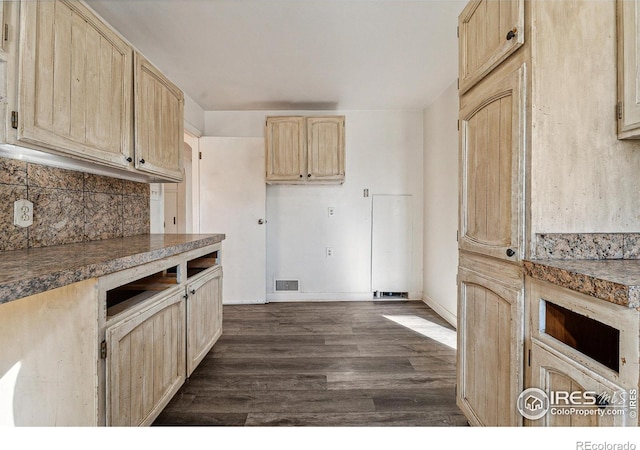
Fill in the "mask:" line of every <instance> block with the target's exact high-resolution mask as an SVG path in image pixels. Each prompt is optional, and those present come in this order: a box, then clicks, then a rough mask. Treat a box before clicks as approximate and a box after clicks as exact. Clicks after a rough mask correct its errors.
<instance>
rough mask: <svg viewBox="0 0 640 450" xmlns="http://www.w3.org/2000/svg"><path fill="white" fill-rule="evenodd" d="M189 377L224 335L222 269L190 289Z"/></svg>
mask: <svg viewBox="0 0 640 450" xmlns="http://www.w3.org/2000/svg"><path fill="white" fill-rule="evenodd" d="M187 290H188V299H187V376H189V375H191V373H192V372H193V370H194V369H195V368H196V367H197V366H198V364H200V362H201V361H202V359H203V358H204V357H205V356H206V355H207V353H208V352H209V350H211V348H212V347H213V344H215V342H216V341H217V340H218V338H219V337H220V335H221V334H222V267H217V268H215V269H213V270H212V271H208V272H207V273H202V274H201V275H200V276H199V277H198V279H197V280H195V281H193V282H191V283H189V284H188V285H187Z"/></svg>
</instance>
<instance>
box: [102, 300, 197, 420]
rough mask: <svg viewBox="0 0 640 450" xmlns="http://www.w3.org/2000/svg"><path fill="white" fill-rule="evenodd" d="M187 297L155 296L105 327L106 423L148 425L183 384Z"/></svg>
mask: <svg viewBox="0 0 640 450" xmlns="http://www.w3.org/2000/svg"><path fill="white" fill-rule="evenodd" d="M184 336H185V298H184V292H183V290H182V289H178V290H175V289H174V290H173V291H172V292H169V293H167V294H165V295H161V296H159V298H157V299H156V300H155V301H153V302H152V303H151V304H149V305H148V307H147V309H144V310H142V311H140V312H138V313H137V314H134V315H132V316H131V317H128V318H127V319H125V320H123V321H121V322H118V323H116V324H115V325H113V326H111V327H110V328H108V329H107V336H106V342H107V346H108V348H109V349H110V351H109V355H108V356H107V361H106V365H107V425H111V426H141V425H150V424H151V423H152V422H153V420H154V419H155V418H156V417H157V415H158V414H159V413H160V412H161V411H162V408H164V407H165V406H166V405H167V403H169V401H170V400H171V398H172V397H173V395H174V394H175V393H176V392H177V391H178V389H179V388H180V386H182V384H183V382H184V380H185V364H184V355H185V345H184Z"/></svg>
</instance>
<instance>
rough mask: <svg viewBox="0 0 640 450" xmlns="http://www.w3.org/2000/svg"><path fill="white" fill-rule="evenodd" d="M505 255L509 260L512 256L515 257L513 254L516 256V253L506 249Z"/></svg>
mask: <svg viewBox="0 0 640 450" xmlns="http://www.w3.org/2000/svg"><path fill="white" fill-rule="evenodd" d="M506 253H507V256H508V257H509V258H511V257H512V256H513V255H515V254H516V252H514V251H513V250H512V249H510V248H508V249H507V252H506Z"/></svg>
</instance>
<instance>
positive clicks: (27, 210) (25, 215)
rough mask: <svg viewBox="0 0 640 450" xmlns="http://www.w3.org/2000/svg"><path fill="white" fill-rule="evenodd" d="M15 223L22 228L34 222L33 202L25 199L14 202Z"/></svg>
mask: <svg viewBox="0 0 640 450" xmlns="http://www.w3.org/2000/svg"><path fill="white" fill-rule="evenodd" d="M13 224H14V225H15V226H17V227H22V228H27V227H30V226H31V225H32V224H33V203H31V202H30V201H29V200H24V199H23V200H16V201H15V202H13Z"/></svg>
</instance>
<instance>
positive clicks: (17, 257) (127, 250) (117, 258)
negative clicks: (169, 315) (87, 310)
mask: <svg viewBox="0 0 640 450" xmlns="http://www.w3.org/2000/svg"><path fill="white" fill-rule="evenodd" d="M224 238H225V235H224V234H144V235H139V236H131V237H124V238H118V239H106V240H103V241H94V242H83V243H77V244H66V245H58V246H53V247H43V248H32V249H28V250H15V251H9V252H3V253H2V254H0V256H1V258H0V304H2V303H7V302H10V301H13V300H17V299H20V298H23V297H27V296H29V295H33V294H39V293H40V292H44V291H48V290H51V289H55V288H58V287H62V286H65V285H68V284H72V283H77V282H79V281H83V280H87V279H89V278H94V277H100V276H103V275H107V274H110V273H114V272H117V271H120V270H124V269H128V268H130V267H134V266H138V265H141V264H145V263H148V262H152V261H156V260H159V259H162V258H166V257H169V256H173V255H177V254H180V253H184V252H188V251H191V250H195V249H198V248H201V247H205V246H207V245H211V244H216V243H218V242H221V241H222V240H224Z"/></svg>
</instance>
